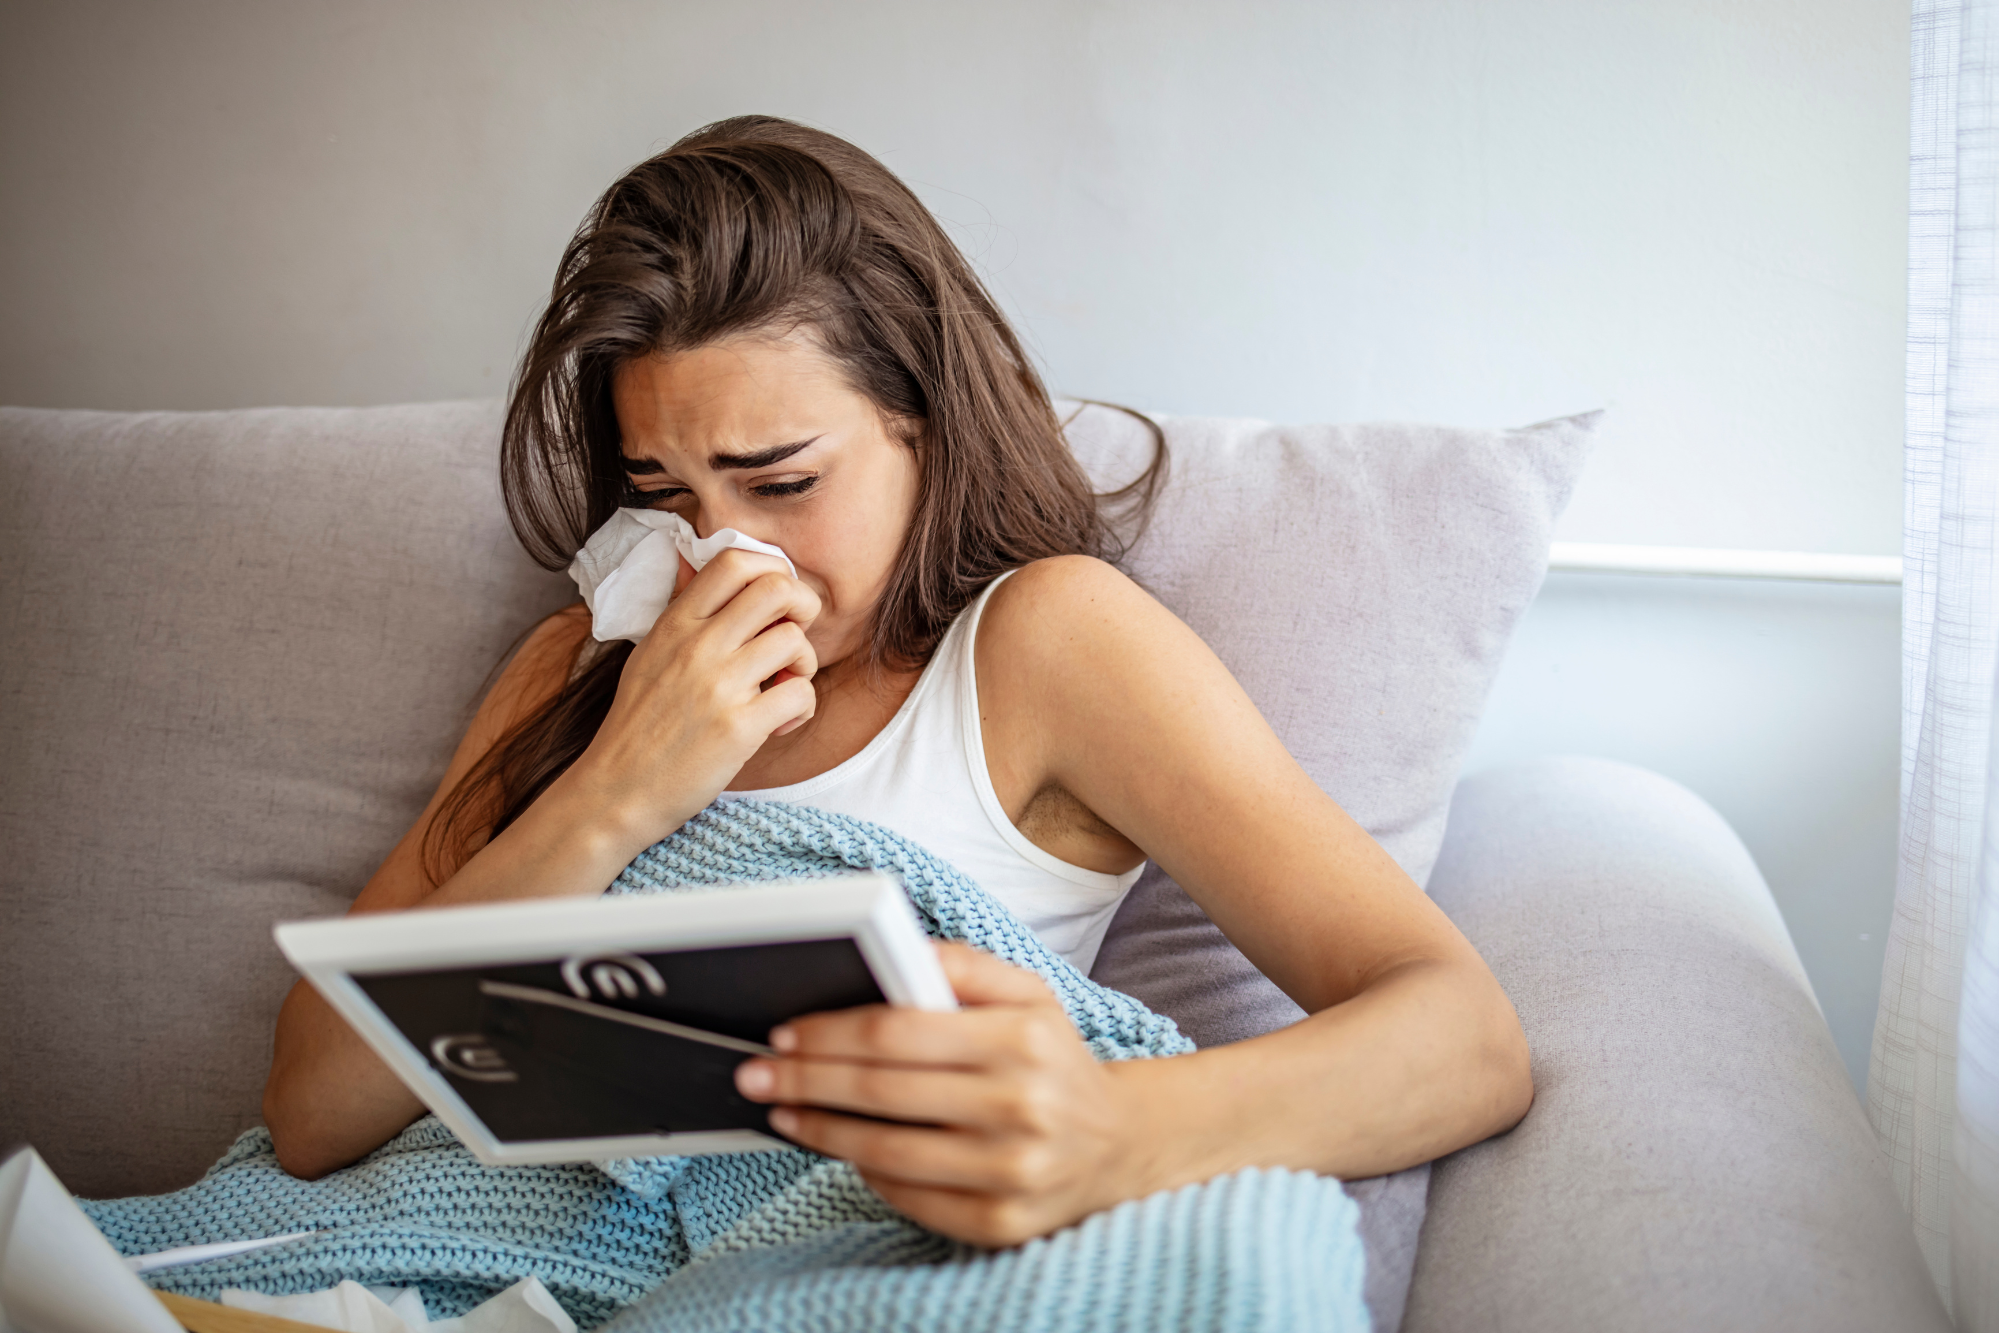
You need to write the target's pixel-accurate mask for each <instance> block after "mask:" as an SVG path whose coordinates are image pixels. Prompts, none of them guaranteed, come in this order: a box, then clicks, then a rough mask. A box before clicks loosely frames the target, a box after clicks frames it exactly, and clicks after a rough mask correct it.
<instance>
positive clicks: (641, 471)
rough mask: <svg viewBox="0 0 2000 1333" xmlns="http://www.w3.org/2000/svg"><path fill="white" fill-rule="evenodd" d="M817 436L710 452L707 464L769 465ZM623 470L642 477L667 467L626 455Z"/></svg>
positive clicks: (731, 467)
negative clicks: (741, 450)
mask: <svg viewBox="0 0 2000 1333" xmlns="http://www.w3.org/2000/svg"><path fill="white" fill-rule="evenodd" d="M819 438H820V437H819V436H817V435H815V436H813V437H812V439H810V440H800V441H798V442H797V443H796V444H777V445H773V446H771V447H770V448H769V449H759V450H758V451H757V452H756V453H754V454H710V455H709V456H708V465H709V466H710V467H712V468H714V469H715V470H716V471H718V472H725V471H748V470H750V469H752V468H760V467H770V466H771V465H772V464H773V463H782V462H784V461H785V460H786V459H787V458H790V457H791V456H792V455H793V454H795V453H798V452H799V451H800V450H801V449H804V448H806V447H807V446H808V445H812V444H817V443H818V442H819ZM625 470H626V471H627V472H629V473H631V474H632V475H633V476H635V477H643V476H652V475H654V474H656V473H660V472H665V471H666V470H667V469H666V467H665V465H663V464H662V463H660V462H659V460H657V459H653V458H633V457H630V456H629V455H628V456H626V458H625Z"/></svg>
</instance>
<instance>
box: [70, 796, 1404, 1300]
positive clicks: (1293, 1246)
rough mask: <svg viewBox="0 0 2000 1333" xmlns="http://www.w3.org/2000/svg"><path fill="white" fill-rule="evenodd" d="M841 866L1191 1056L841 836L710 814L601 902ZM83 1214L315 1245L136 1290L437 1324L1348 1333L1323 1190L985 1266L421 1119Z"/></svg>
mask: <svg viewBox="0 0 2000 1333" xmlns="http://www.w3.org/2000/svg"><path fill="white" fill-rule="evenodd" d="M856 869H864V870H880V871H884V872H887V873H889V874H892V875H895V876H896V877H897V878H898V879H900V880H901V881H902V883H903V885H904V888H905V889H906V891H907V892H908V893H909V896H910V900H911V902H912V903H913V904H914V905H915V906H916V908H917V912H918V915H919V917H920V918H921V919H922V921H923V923H924V925H925V928H926V929H927V930H929V931H930V933H931V934H932V935H934V936H937V937H939V938H943V939H956V940H964V941H966V942H968V943H970V944H973V945H976V946H978V947H979V948H982V949H986V950H988V951H989V952H992V953H994V954H997V955H998V956H1000V957H1001V958H1004V959H1006V960H1007V961H1009V962H1012V963H1017V964H1019V965H1021V966H1023V967H1027V968H1031V969H1033V970H1034V971H1035V972H1037V973H1039V974H1040V975H1041V976H1042V977H1043V978H1044V979H1045V980H1047V981H1048V983H1049V985H1050V986H1051V987H1052V988H1053V989H1054V990H1055V993H1056V995H1057V996H1058V997H1059V998H1060V999H1061V1000H1062V1002H1063V1005H1064V1007H1065V1008H1066V1009H1067V1010H1068V1011H1069V1016H1070V1019H1071V1020H1072V1021H1073V1022H1074V1023H1075V1024H1076V1027H1077V1030H1078V1031H1079V1032H1080V1033H1081V1034H1082V1036H1083V1038H1084V1040H1085V1041H1086V1042H1088V1043H1089V1046H1090V1049H1091V1050H1092V1052H1093V1053H1095V1054H1096V1055H1097V1057H1098V1058H1099V1059H1104V1060H1121V1059H1131V1058H1136V1057H1143V1056H1159V1055H1176V1054H1180V1053H1183V1052H1186V1051H1189V1050H1192V1049H1193V1047H1192V1044H1191V1043H1190V1042H1189V1041H1188V1040H1187V1039H1186V1038H1185V1037H1183V1036H1182V1035H1181V1034H1180V1032H1179V1031H1178V1030H1177V1029H1176V1028H1175V1027H1174V1025H1173V1023H1172V1021H1171V1020H1169V1019H1166V1018H1163V1017H1161V1016H1160V1015H1158V1014H1155V1013H1153V1012H1151V1011H1150V1010H1148V1009H1147V1008H1146V1007H1145V1006H1144V1005H1141V1004H1140V1003H1139V1002H1138V1001H1137V1000H1134V999H1132V998H1131V997H1129V996H1126V995H1123V994H1120V993H1119V992H1117V991H1114V990H1108V989H1106V988H1105V987H1102V986H1099V985H1096V984H1095V983H1093V982H1091V981H1089V980H1087V979H1086V978H1085V977H1084V976H1083V975H1082V974H1081V973H1079V972H1078V971H1077V970H1076V969H1075V968H1073V967H1071V966H1070V965H1069V964H1068V963H1066V962H1064V961H1063V960H1062V959H1061V958H1058V957H1057V956H1056V955H1055V954H1053V953H1051V952H1050V951H1049V950H1048V948H1047V947H1046V946H1044V945H1043V944H1042V943H1041V941H1040V940H1038V939H1037V938H1036V937H1035V935H1034V934H1033V932H1031V931H1030V930H1029V929H1028V928H1027V927H1026V926H1024V925H1022V924H1021V923H1020V921H1019V920H1018V919H1016V918H1015V917H1014V916H1013V915H1012V914H1011V913H1010V912H1008V911H1007V909H1006V908H1004V907H1002V906H1001V905H1000V904H999V903H998V902H996V901H995V900H994V899H992V898H991V897H989V896H988V895H987V894H986V893H984V892H983V891H981V890H980V889H979V888H978V886H976V885H975V884H973V883H972V882H971V881H970V880H969V879H967V878H966V877H965V876H964V875H962V874H960V873H959V872H958V871H957V870H955V869H954V868H952V867H951V866H950V865H948V864H946V863H945V862H944V861H942V860H940V859H938V858H937V857H935V856H933V855H931V854H930V853H929V852H927V851H925V850H924V849H922V848H921V847H918V846H916V845H915V844H913V843H911V842H909V841H908V840H906V839H904V838H902V837H899V836H898V835H896V834H894V833H892V832H890V831H889V830H887V829H884V828H881V827H878V826H876V825H873V824H868V823H864V822H862V821H860V820H855V819H850V818H847V817H845V816H842V815H834V814H828V813H826V812H824V811H819V810H810V809H799V808H795V807H791V806H784V805H772V804H766V803H762V802H751V801H740V802H731V803H728V804H722V805H716V806H712V807H710V808H709V809H708V810H706V811H704V812H703V813H702V814H701V815H700V816H698V817H697V818H695V819H694V820H692V821H691V822H689V823H688V824H687V826H686V827H684V828H682V829H681V830H680V831H679V832H678V833H676V834H674V836H673V837H671V838H669V839H667V840H666V841H664V842H661V843H659V844H657V845H655V846H654V847H652V848H650V849H648V850H647V851H645V852H644V853H642V854H641V855H640V856H639V857H638V859H636V860H635V861H633V862H632V864H631V865H630V866H628V867H626V869H625V870H624V872H623V873H621V874H620V875H619V877H618V880H617V882H616V883H615V884H613V886H612V888H611V890H610V891H611V892H613V893H659V892H690V891H698V890H701V889H705V888H711V887H714V886H718V885H726V884H730V883H735V882H740V881H745V880H772V879H785V878H816V877H823V876H828V875H836V874H845V873H848V872H850V871H853V870H856ZM83 1207H84V1209H85V1211H86V1212H88V1213H89V1214H90V1215H91V1217H92V1218H93V1219H94V1220H95V1221H96V1222H97V1224H98V1226H99V1227H100V1228H102V1229H103V1231H104V1233H105V1234H106V1235H107V1236H109V1237H110V1238H111V1241H112V1243H113V1244H114V1245H116V1246H117V1247H118V1248H119V1250H120V1251H122V1252H123V1253H126V1254H138V1253H145V1252H148V1251H153V1250H162V1249H166V1248H168V1247H170V1246H176V1245H194V1244H201V1243H205V1242H210V1241H221V1240H237V1239H249V1238H253V1237H261V1236H271V1235H278V1234H282V1233H285V1232H292V1231H301V1230H306V1229H323V1230H324V1234H322V1235H320V1236H318V1237H316V1238H315V1239H313V1240H310V1241H304V1242H298V1243H295V1244H291V1245H285V1246H280V1247H276V1248H274V1249H270V1250H265V1251H259V1252H253V1253H250V1254H246V1255H241V1256H238V1257H236V1258H231V1259H222V1260H215V1261H211V1262H208V1263H204V1264H198V1265H194V1266H191V1267H185V1268H172V1269H164V1270H159V1271H156V1272H154V1273H151V1274H148V1275H147V1280H148V1281H149V1282H151V1283H153V1285H154V1286H156V1287H159V1288H161V1289H162V1290H167V1291H177V1292H181V1293H183V1294H186V1295H190V1296H199V1297H205V1298H207V1299H211V1300H212V1299H214V1298H215V1297H216V1295H217V1294H218V1293H219V1292H220V1291H221V1290H222V1289H223V1288H224V1287H247V1288H250V1289H252V1290H257V1291H264V1292H270V1293H274V1294H286V1293H293V1292H303V1291H315V1290H319V1289H321V1288H324V1287H329V1286H332V1285H334V1284H335V1283H337V1282H339V1281H340V1280H341V1279H343V1278H353V1279H354V1280H356V1281H358V1282H361V1283H364V1284H366V1285H371V1286H373V1285H387V1286H409V1285H415V1286H418V1287H421V1288H422V1290H423V1293H424V1299H425V1304H426V1306H427V1307H428V1309H429V1311H430V1314H431V1317H433V1318H442V1317H445V1316H447V1315H454V1314H460V1313H463V1312H464V1311H465V1310H467V1309H470V1308H471V1307H472V1306H474V1305H476V1304H478V1303H479V1302H480V1301H482V1300H484V1299H486V1298H487V1297H488V1296H491V1295H492V1294H494V1293H495V1292H497V1291H499V1290H501V1289H503V1288H505V1287H507V1286H510V1285H512V1284H513V1283H514V1282H516V1281H519V1280H520V1279H521V1278H524V1277H527V1276H529V1275H533V1276H536V1277H538V1278H540V1279H541V1281H542V1283H543V1284H544V1285H545V1286H547V1287H548V1289H549V1290H550V1292H552V1293H553V1294H554V1296H555V1298H556V1299H557V1300H558V1301H560V1302H561V1303H562V1305H563V1307H564V1308H565V1309H567V1310H568V1311H569V1312H570V1314H571V1315H572V1316H574V1317H575V1319H576V1321H577V1323H578V1324H579V1325H581V1326H582V1327H584V1328H592V1327H595V1326H597V1325H600V1324H605V1323H606V1321H612V1322H611V1325H610V1327H611V1329H613V1330H618V1331H620V1333H706V1331H708V1330H715V1331H716V1333H723V1331H724V1330H727V1331H728V1333H742V1331H746V1330H757V1331H759V1333H762V1331H765V1330H769V1331H770V1333H806V1331H808V1330H810V1331H811V1333H876V1331H879V1330H933V1329H936V1330H953V1331H954V1333H1015V1331H1016V1330H1019V1331H1021V1333H1026V1331H1028V1330H1070V1329H1075V1330H1092V1331H1093V1333H1094V1331H1096V1330H1114V1329H1118V1330H1124V1329H1131V1330H1180V1329H1184V1330H1217V1331H1218V1333H1239V1331H1240V1333H1250V1331H1251V1330H1271V1331H1272V1333H1278V1331H1280V1330H1284V1331H1287V1333H1289V1331H1291V1330H1321V1329H1323V1330H1329V1331H1335V1330H1338V1331H1340V1333H1346V1331H1348V1330H1354V1331H1356V1333H1359V1331H1361V1330H1366V1329H1367V1328H1368V1327H1369V1320H1368V1314H1367V1310H1366V1307H1365V1306H1364V1305H1363V1303H1362V1268H1363V1258H1362V1247H1361V1242H1360V1240H1359V1238H1358V1237H1357V1236H1356V1233H1355V1222H1356V1216H1357V1214H1356V1209H1355V1205H1354V1203H1353V1201H1352V1200H1351V1199H1349V1198H1348V1196H1347V1194H1346V1193H1345V1192H1344V1191H1343V1190H1342V1189H1341V1187H1340V1185H1339V1183H1338V1182H1337V1181H1334V1180H1331V1179H1327V1178H1322V1177H1318V1176H1313V1175H1309V1174H1305V1173H1302V1172H1295V1171H1283V1170H1245V1171H1239V1172H1236V1173H1234V1174H1232V1175H1227V1176H1221V1177H1218V1178H1216V1179H1215V1180H1211V1181H1209V1182H1207V1183H1206V1184H1201V1185H1191V1186H1188V1187H1186V1188H1184V1189H1179V1190H1175V1191H1171V1192H1167V1193H1161V1194H1156V1195H1153V1196H1151V1197H1149V1198H1145V1199H1139V1200H1135V1201H1132V1202H1129V1203H1125V1204H1122V1205H1120V1206H1118V1207H1116V1208H1113V1209H1110V1210H1108V1211H1106V1212H1102V1213H1099V1214H1097V1215H1095V1216H1093V1217H1090V1218H1087V1219H1085V1220H1084V1221H1083V1222H1081V1223H1079V1224H1077V1225H1075V1226H1072V1227H1068V1228H1066V1229H1064V1230H1062V1231H1059V1232H1057V1233H1055V1234H1054V1235H1051V1236H1047V1237H1044V1238H1042V1239H1040V1240H1035V1241H1031V1242H1029V1243H1028V1244H1026V1245H1022V1246H1019V1247H1018V1248H1015V1249H1010V1250H997V1251H989V1250H982V1249H978V1248H976V1247H973V1246H969V1245H964V1244H961V1243H959V1242H956V1241H952V1240H949V1239H947V1238H945V1237H942V1236H939V1235H937V1234H936V1233H934V1232H930V1231H926V1230H924V1229H923V1228H921V1227H919V1226H917V1225H916V1224H914V1223H912V1222H910V1221H908V1220H907V1219H905V1218H903V1217H901V1216H900V1215H899V1214H897V1213H895V1212H893V1211H892V1210H891V1209H889V1208H888V1207H887V1205H885V1204H884V1203H882V1201H881V1200H880V1199H878V1198H877V1197H876V1196H875V1195H874V1194H873V1193H872V1192H871V1191H869V1189H868V1188H867V1186H865V1185H864V1184H862V1183H861V1180H860V1178H859V1177H858V1176H857V1175H856V1174H855V1173H854V1171H853V1170H852V1168H850V1167H848V1166H847V1165H845V1164H844V1163H840V1162H834V1161H830V1160H828V1159H826V1158H824V1157H820V1156H818V1155H816V1154H813V1153H808V1152H804V1151H801V1150H796V1149H794V1150H786V1151H776V1152H763V1153H736V1154H728V1155H718V1156H708V1157H657V1158H647V1159H640V1160H629V1159H628V1160H623V1161H616V1162H606V1163H601V1164H598V1165H595V1166H507V1167H494V1166H485V1165H483V1164H481V1163H480V1162H479V1161H478V1160H477V1159H476V1158H474V1157H473V1156H472V1154H471V1153H470V1152H468V1151H467V1150H466V1149H465V1148H464V1147H463V1146H462V1145H461V1144H460V1143H459V1142H458V1140H457V1139H456V1138H455V1137H453V1136H452V1134H451V1133H450V1132H449V1131H448V1130H446V1129H445V1128H444V1127H443V1126H442V1125H441V1124H439V1123H438V1122H437V1120H436V1119H434V1118H432V1117H429V1116H426V1117H425V1118H424V1119H422V1120H419V1121H418V1122H417V1123H416V1124H414V1125H412V1126H411V1127H410V1128H409V1129H407V1130H405V1131H404V1132H403V1133H401V1134H399V1135H397V1136H396V1137H395V1138H394V1139H392V1140H390V1142H388V1143H387V1144H384V1145H383V1146H382V1147H381V1148H379V1149H377V1150H376V1151H375V1152H373V1153H370V1154H369V1155H368V1156H367V1157H365V1158H363V1159H362V1160H361V1161H360V1162H358V1163H356V1164H355V1165H353V1166H351V1167H349V1168H347V1169H346V1170H344V1171H338V1172H335V1173H334V1174H332V1175H330V1176H327V1177H326V1178H324V1179H322V1180H317V1181H302V1180H295V1179H293V1178H292V1177H291V1176H288V1175H286V1174H285V1172H284V1171H283V1169H281V1168H280V1167H279V1166H278V1164H277V1160H276V1158H275V1157H274V1156H273V1155H272V1152H271V1140H270V1136H269V1134H267V1133H266V1132H265V1131H264V1130H262V1129H256V1130H251V1131H250V1132H248V1133H246V1134H244V1135H243V1136H242V1137H241V1138H239V1139H238V1140H237V1141H236V1143H235V1145H234V1146H233V1147H231V1148H230V1150H229V1152H228V1153H226V1154H225V1155H224V1156H223V1158H222V1160H221V1161H219V1162H217V1163H216V1164H215V1165H214V1166H213V1167H211V1168H210V1169H209V1172H208V1174H207V1175H206V1176H205V1177H203V1178H202V1180H201V1181H199V1182H198V1183H196V1184H194V1185H192V1186H190V1187H188V1188H187V1189H184V1190H180V1191H178V1192H177V1193H173V1194H164V1195H157V1196H150V1197H141V1198H131V1199H114V1200H108V1201H103V1202H88V1201H86V1202H84V1203H83Z"/></svg>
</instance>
